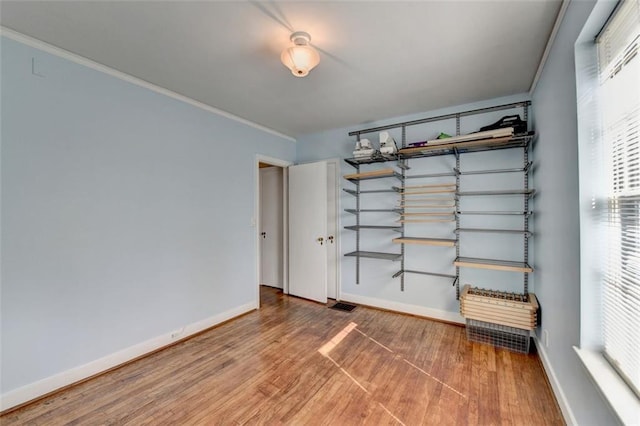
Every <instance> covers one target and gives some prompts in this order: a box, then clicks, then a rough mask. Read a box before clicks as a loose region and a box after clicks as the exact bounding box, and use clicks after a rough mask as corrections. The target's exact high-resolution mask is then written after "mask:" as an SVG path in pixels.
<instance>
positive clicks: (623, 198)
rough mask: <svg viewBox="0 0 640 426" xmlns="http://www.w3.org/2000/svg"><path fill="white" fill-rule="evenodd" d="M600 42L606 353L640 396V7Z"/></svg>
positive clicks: (622, 11)
mask: <svg viewBox="0 0 640 426" xmlns="http://www.w3.org/2000/svg"><path fill="white" fill-rule="evenodd" d="M596 41H597V44H598V46H597V50H598V74H599V83H600V87H599V91H598V104H599V110H600V113H601V120H602V134H601V135H599V137H598V143H599V144H601V146H600V147H599V148H600V149H599V150H598V151H599V152H601V153H603V157H604V158H602V159H600V161H602V162H603V164H601V166H602V167H600V168H599V170H601V172H602V173H603V176H601V178H602V181H601V182H602V183H603V184H604V192H605V193H604V194H603V195H604V197H605V198H606V201H605V202H603V203H602V205H601V209H602V210H601V213H602V214H601V215H600V218H601V221H602V225H603V226H604V229H605V232H604V236H605V239H606V241H603V244H604V246H605V247H604V248H605V249H606V250H605V252H604V256H603V261H604V262H603V265H602V289H601V290H602V339H603V348H604V355H605V357H606V358H607V359H608V360H609V362H610V363H611V364H612V365H613V366H614V367H615V368H616V370H617V371H618V372H619V374H620V375H621V376H622V377H623V378H624V379H625V381H626V382H627V383H628V384H629V386H630V387H631V388H632V389H633V390H634V391H635V392H636V394H637V395H639V396H640V391H639V390H640V1H638V0H626V1H623V2H621V3H620V5H619V6H618V7H617V8H616V11H615V12H614V14H613V15H612V17H611V18H610V19H609V21H608V22H607V24H606V25H605V27H604V28H603V30H602V31H601V33H600V35H599V36H598V38H597V40H596ZM603 201H604V200H603Z"/></svg>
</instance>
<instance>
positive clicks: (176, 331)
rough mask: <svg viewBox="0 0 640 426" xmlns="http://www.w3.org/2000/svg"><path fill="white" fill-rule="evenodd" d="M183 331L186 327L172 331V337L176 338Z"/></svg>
mask: <svg viewBox="0 0 640 426" xmlns="http://www.w3.org/2000/svg"><path fill="white" fill-rule="evenodd" d="M183 331H184V327H183V328H181V329H179V330H175V331H172V332H171V338H172V339H175V338H177V337H179V336H180V335H181V334H182V332H183Z"/></svg>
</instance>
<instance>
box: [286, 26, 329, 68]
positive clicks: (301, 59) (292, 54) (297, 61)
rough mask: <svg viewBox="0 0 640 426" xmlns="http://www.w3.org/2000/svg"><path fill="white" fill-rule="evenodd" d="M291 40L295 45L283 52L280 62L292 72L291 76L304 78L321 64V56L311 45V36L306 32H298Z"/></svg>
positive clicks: (292, 35)
mask: <svg viewBox="0 0 640 426" xmlns="http://www.w3.org/2000/svg"><path fill="white" fill-rule="evenodd" d="M290 39H291V41H292V42H293V44H294V45H293V46H291V47H288V48H286V49H285V50H283V51H282V54H281V55H280V60H281V61H282V63H283V64H284V65H285V66H286V67H287V68H289V69H290V70H291V74H293V75H295V76H296V77H304V76H306V75H307V74H309V71H311V70H312V69H313V67H315V66H316V65H318V64H319V63H320V55H319V54H318V52H317V51H316V49H314V48H313V47H311V46H310V45H309V42H310V41H311V36H310V35H309V34H307V33H305V32H304V31H296V32H295V33H293V34H291V37H290Z"/></svg>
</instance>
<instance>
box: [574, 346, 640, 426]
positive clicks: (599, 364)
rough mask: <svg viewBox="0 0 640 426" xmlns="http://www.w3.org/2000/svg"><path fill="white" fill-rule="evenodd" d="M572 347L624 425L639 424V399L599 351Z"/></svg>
mask: <svg viewBox="0 0 640 426" xmlns="http://www.w3.org/2000/svg"><path fill="white" fill-rule="evenodd" d="M573 349H574V350H575V351H576V353H577V354H578V358H580V361H582V364H583V365H584V367H585V368H586V370H587V372H588V374H589V376H590V377H591V379H592V381H593V383H594V384H595V385H596V387H597V388H598V389H599V390H600V393H601V394H602V396H603V397H604V399H605V400H606V401H607V402H608V403H609V406H610V407H611V409H612V411H613V412H614V413H615V414H616V415H617V416H618V419H619V420H620V422H621V423H622V424H625V425H638V424H640V400H638V397H637V396H636V395H635V394H634V393H633V391H632V390H631V389H630V388H629V385H627V384H626V383H625V382H624V380H622V378H620V376H619V375H618V373H616V371H615V370H614V369H613V368H612V367H611V365H609V363H608V362H607V360H606V359H605V358H604V356H602V354H601V353H599V352H597V351H593V350H589V349H582V348H578V347H576V346H574V347H573Z"/></svg>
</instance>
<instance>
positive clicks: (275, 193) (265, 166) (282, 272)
mask: <svg viewBox="0 0 640 426" xmlns="http://www.w3.org/2000/svg"><path fill="white" fill-rule="evenodd" d="M320 163H322V164H323V165H324V167H325V168H326V178H325V179H326V180H325V185H326V198H325V203H324V206H325V208H326V210H325V213H326V220H327V223H326V225H327V228H326V231H325V238H326V245H325V247H326V263H325V264H324V268H326V284H325V285H326V290H325V292H324V293H326V298H329V299H336V300H339V298H340V296H339V295H340V279H339V277H340V261H339V253H340V232H339V199H340V197H339V182H340V180H339V176H338V174H339V172H340V161H339V160H338V159H331V160H326V161H322V162H320ZM255 164H256V168H255V170H256V198H255V200H256V201H255V202H256V204H255V205H256V215H255V218H254V224H255V225H254V226H255V230H256V243H257V265H256V266H257V272H256V281H257V285H256V308H260V288H261V286H262V285H265V286H269V287H275V288H280V289H282V291H283V293H285V294H289V293H290V282H289V281H290V273H291V271H290V262H289V261H290V253H289V251H290V244H291V241H290V235H291V234H290V225H291V224H290V212H289V210H290V208H289V197H290V192H289V187H290V172H289V166H291V165H292V164H291V163H289V162H286V161H283V160H279V159H275V158H270V157H266V156H263V155H257V156H256V163H255ZM323 210H324V208H323Z"/></svg>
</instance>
